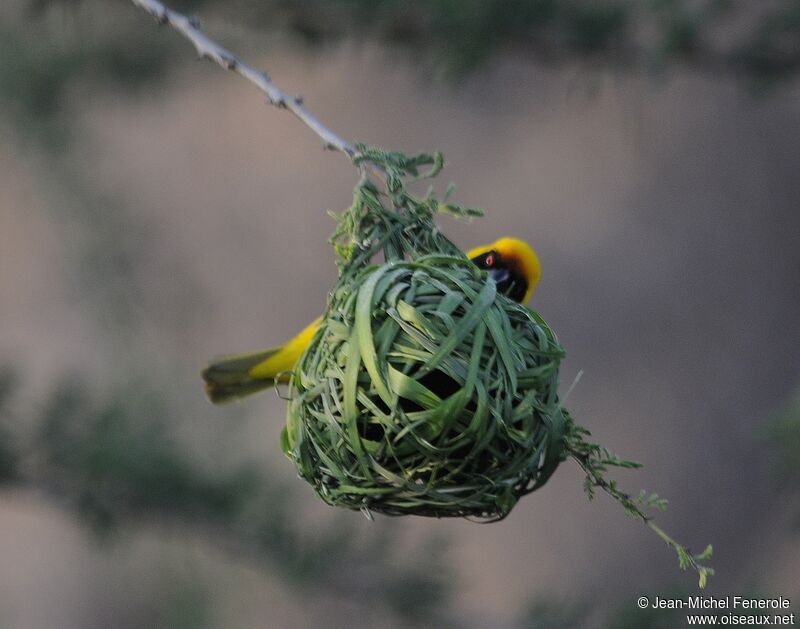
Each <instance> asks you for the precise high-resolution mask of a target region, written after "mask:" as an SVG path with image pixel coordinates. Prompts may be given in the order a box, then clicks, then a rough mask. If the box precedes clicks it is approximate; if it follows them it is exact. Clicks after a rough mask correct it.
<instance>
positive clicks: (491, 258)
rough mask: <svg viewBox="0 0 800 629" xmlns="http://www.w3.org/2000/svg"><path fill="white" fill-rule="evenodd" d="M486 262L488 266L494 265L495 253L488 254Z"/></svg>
mask: <svg viewBox="0 0 800 629" xmlns="http://www.w3.org/2000/svg"><path fill="white" fill-rule="evenodd" d="M484 264H485V265H486V266H494V254H493V253H490V254H489V255H488V256H486V260H484Z"/></svg>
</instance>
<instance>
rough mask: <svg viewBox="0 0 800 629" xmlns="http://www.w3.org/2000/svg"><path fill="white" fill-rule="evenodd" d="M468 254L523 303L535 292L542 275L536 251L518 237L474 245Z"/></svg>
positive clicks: (499, 286)
mask: <svg viewBox="0 0 800 629" xmlns="http://www.w3.org/2000/svg"><path fill="white" fill-rule="evenodd" d="M467 256H468V257H469V259H470V260H472V261H473V262H474V263H475V264H476V265H478V266H479V267H480V268H482V269H485V270H486V271H489V272H490V273H491V274H492V276H493V277H494V279H495V281H496V282H497V287H498V289H499V290H500V292H502V293H504V294H505V295H506V296H507V297H509V298H510V299H513V300H514V301H518V302H520V303H523V304H524V303H526V302H527V301H528V300H529V299H530V298H531V296H532V295H533V291H534V290H536V285H537V284H538V283H539V278H540V277H541V275H542V266H541V264H540V263H539V257H538V256H537V255H536V252H535V251H534V250H533V249H532V248H531V246H530V245H529V244H528V243H527V242H525V241H523V240H519V239H518V238H500V239H499V240H496V241H495V242H493V243H491V244H489V245H483V246H481V247H476V248H475V249H472V250H471V251H470V252H469V253H468V254H467Z"/></svg>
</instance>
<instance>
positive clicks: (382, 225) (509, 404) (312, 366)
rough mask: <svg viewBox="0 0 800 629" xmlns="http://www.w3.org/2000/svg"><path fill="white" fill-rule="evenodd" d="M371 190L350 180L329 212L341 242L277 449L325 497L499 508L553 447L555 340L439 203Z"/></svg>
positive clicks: (347, 502) (536, 473) (520, 490)
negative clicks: (462, 237)
mask: <svg viewBox="0 0 800 629" xmlns="http://www.w3.org/2000/svg"><path fill="white" fill-rule="evenodd" d="M391 183H392V182H391V181H390V184H389V189H390V190H391V189H392V186H391ZM383 196H385V197H386V198H388V199H389V200H391V201H392V204H391V207H390V208H388V209H387V208H386V207H385V206H384V201H385V199H382V194H381V193H379V192H378V191H377V189H376V188H375V187H374V186H373V185H372V184H369V183H365V182H362V184H361V185H360V186H359V187H358V188H357V193H356V199H355V200H354V204H353V207H351V208H350V210H348V212H347V213H346V214H345V216H344V217H342V219H340V230H339V231H338V232H337V234H336V239H337V240H342V238H343V236H344V237H345V239H346V240H347V241H348V242H349V247H343V248H340V253H342V255H343V264H342V273H341V276H340V278H339V282H338V283H337V285H336V287H335V289H334V291H333V292H332V293H331V295H330V299H329V303H328V308H327V311H326V315H325V318H324V322H323V324H322V326H321V327H320V329H319V331H318V332H317V334H316V336H315V337H314V339H313V341H312V343H311V345H310V347H309V348H308V349H307V350H306V352H305V353H304V355H303V356H302V358H301V359H300V361H299V363H298V365H297V366H296V368H295V371H294V377H293V380H292V385H291V394H290V398H291V402H290V404H289V407H288V419H287V425H286V429H285V430H284V434H283V448H284V451H285V452H286V454H287V455H288V456H289V457H290V458H291V459H292V460H293V461H294V463H295V464H296V466H297V468H298V471H299V473H300V475H301V476H302V477H303V478H304V479H306V480H307V481H308V482H309V483H311V485H312V486H313V487H314V489H315V490H316V491H317V493H318V494H319V495H320V496H321V497H322V499H323V500H325V501H326V502H328V503H329V504H332V505H337V506H343V507H347V508H350V509H361V510H364V511H365V512H370V511H376V512H381V513H385V514H391V515H404V514H415V515H424V516H436V517H443V516H472V517H476V518H478V519H482V520H494V519H499V518H502V517H504V516H505V515H507V514H508V513H509V512H510V510H511V509H512V508H513V507H514V505H515V504H516V502H517V500H518V499H519V497H520V496H522V495H524V494H527V493H529V492H531V491H533V490H535V489H537V488H538V487H541V486H542V484H543V483H544V482H545V481H546V480H547V479H548V478H549V476H550V475H551V474H552V473H553V471H554V470H555V468H556V467H557V465H558V464H559V462H560V461H561V460H563V458H564V453H563V434H564V422H565V420H564V415H563V414H562V411H561V407H560V404H559V399H558V395H557V386H558V367H559V362H560V360H561V358H562V357H563V354H564V353H563V350H562V348H561V346H560V345H559V344H558V341H557V340H556V337H555V335H554V334H553V332H552V330H551V329H550V327H549V326H548V325H547V323H545V321H544V320H543V319H542V318H541V317H540V316H539V315H538V314H537V313H535V312H534V311H532V310H530V309H528V308H526V307H525V306H523V305H520V304H518V303H515V302H513V301H511V300H510V299H508V298H507V297H505V295H503V294H500V293H498V292H497V290H496V286H495V283H494V281H493V280H491V279H490V278H489V277H488V276H487V274H486V273H485V272H483V271H481V270H479V269H478V268H477V267H476V266H475V265H474V264H472V263H471V262H470V261H469V260H468V259H467V258H466V257H465V256H464V255H463V254H462V253H461V252H460V251H458V249H457V248H456V247H455V246H454V245H453V244H452V243H451V242H450V241H449V240H447V239H446V238H445V237H444V236H443V235H442V234H441V233H440V232H438V230H437V228H436V227H435V225H434V224H433V222H432V220H431V217H432V215H433V213H434V211H436V210H437V209H441V208H442V206H441V204H438V203H437V204H433V203H430V202H428V201H426V200H419V199H416V198H414V197H412V196H410V195H409V194H408V193H406V191H405V188H404V187H403V186H395V190H394V194H392V193H389V194H388V195H383ZM448 210H449V211H451V212H456V213H459V214H464V213H468V212H469V211H468V210H464V209H462V208H457V207H455V206H448ZM365 243H366V244H365ZM377 252H380V253H382V254H383V257H384V258H385V260H386V261H385V262H384V263H383V264H373V263H371V259H372V258H373V257H374V255H375V254H376V253H377Z"/></svg>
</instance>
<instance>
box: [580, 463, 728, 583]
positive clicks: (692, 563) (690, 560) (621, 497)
mask: <svg viewBox="0 0 800 629" xmlns="http://www.w3.org/2000/svg"><path fill="white" fill-rule="evenodd" d="M571 456H572V458H573V459H574V460H575V462H576V463H577V464H578V465H580V467H581V469H583V471H584V472H585V473H586V476H587V478H588V479H589V481H590V482H591V483H592V485H594V486H595V487H599V488H600V489H602V490H603V491H604V492H605V493H607V494H608V495H609V496H611V497H612V498H613V499H614V500H616V501H617V502H619V503H620V504H621V505H622V506H623V507H624V508H625V510H626V511H627V512H628V514H629V515H630V516H632V517H634V518H636V519H637V520H640V521H641V522H643V523H644V525H645V526H647V527H648V528H649V529H651V530H652V531H654V532H655V533H656V535H658V536H659V537H660V538H661V539H662V541H663V542H664V543H665V544H666V545H667V546H669V547H670V548H672V549H673V550H674V551H675V552H676V553H677V554H678V559H679V562H680V567H681V569H683V570H685V569H686V568H692V570H694V571H695V572H696V573H697V575H698V577H699V579H700V587H701V588H704V587H705V586H706V580H707V579H708V577H709V576H711V575H713V574H714V569H713V568H711V567H709V566H706V565H704V564H703V563H701V560H703V559H707V558H708V557H710V552H711V547H710V546H709V547H708V548H707V549H706V551H705V552H704V553H701V554H700V555H694V554H692V552H691V551H690V550H689V549H688V548H687V547H686V546H684V545H683V544H681V543H680V542H678V541H676V540H675V539H673V538H672V537H671V536H670V535H668V534H667V533H666V531H664V529H662V528H661V527H660V526H658V525H657V524H656V523H655V522H653V518H652V517H651V516H649V515H647V514H646V513H645V512H644V511H643V510H642V509H641V508H640V507H639V505H638V504H637V503H636V500H634V498H633V497H632V496H631V495H630V494H627V493H625V492H624V491H620V490H619V489H617V487H616V484H615V483H613V482H609V481H607V480H606V479H605V477H604V476H603V475H602V474H601V473H600V472H598V470H597V468H596V466H595V465H594V464H593V463H592V462H591V460H590V459H589V457H587V456H586V455H582V454H576V453H574V452H573V453H571ZM591 495H592V494H590V495H589V496H590V498H591ZM706 553H708V556H705V555H706Z"/></svg>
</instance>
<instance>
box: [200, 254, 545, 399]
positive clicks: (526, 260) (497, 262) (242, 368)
mask: <svg viewBox="0 0 800 629" xmlns="http://www.w3.org/2000/svg"><path fill="white" fill-rule="evenodd" d="M467 257H469V259H470V260H472V262H474V263H475V264H476V265H477V266H478V267H479V268H480V269H483V270H485V271H487V272H488V274H489V276H490V277H491V278H492V279H493V280H494V281H495V283H496V284H497V290H498V291H499V292H501V293H503V294H505V295H506V296H507V297H508V298H510V299H513V300H514V301H517V302H519V303H526V302H527V301H528V300H529V299H530V298H531V295H533V291H534V290H535V289H536V285H537V284H538V283H539V277H540V276H541V266H540V264H539V258H538V257H537V255H536V252H535V251H534V250H533V249H531V247H530V245H528V243H526V242H524V241H522V240H518V239H516V238H501V239H499V240H497V241H495V242H493V243H491V244H489V245H483V246H482V247H476V248H475V249H472V250H471V251H469V252H468V253H467ZM321 323H322V317H318V318H317V319H315V320H314V321H313V322H312V323H310V324H309V325H308V326H307V327H306V328H305V329H304V330H303V331H302V332H300V333H299V334H298V335H297V336H295V337H294V338H293V339H291V340H290V341H288V342H286V343H285V344H283V345H281V346H279V347H273V348H270V349H265V350H262V351H260V352H252V353H249V354H234V355H229V356H222V357H220V358H218V359H216V360H214V361H213V362H212V363H211V364H210V365H209V366H208V367H206V369H205V370H203V374H202V375H203V380H205V383H206V384H205V388H206V393H207V394H208V399H209V400H211V401H212V402H213V403H214V404H224V403H226V402H232V401H234V400H238V399H239V398H242V397H245V396H247V395H250V394H252V393H256V392H257V391H261V390H262V389H266V388H268V387H271V386H274V385H275V384H276V383H278V382H288V381H289V379H290V378H291V375H292V369H294V366H295V364H296V363H297V361H298V360H299V359H300V356H301V355H302V354H303V352H304V351H305V349H306V347H308V345H309V344H310V343H311V339H313V338H314V334H315V333H316V331H317V328H319V326H320V324H321Z"/></svg>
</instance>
